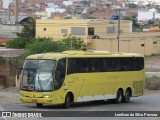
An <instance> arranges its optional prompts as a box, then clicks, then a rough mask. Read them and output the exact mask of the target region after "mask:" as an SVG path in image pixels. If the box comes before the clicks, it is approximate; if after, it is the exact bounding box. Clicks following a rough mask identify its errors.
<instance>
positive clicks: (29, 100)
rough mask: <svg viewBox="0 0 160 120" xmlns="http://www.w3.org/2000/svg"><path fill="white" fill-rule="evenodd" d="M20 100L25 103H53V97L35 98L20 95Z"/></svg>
mask: <svg viewBox="0 0 160 120" xmlns="http://www.w3.org/2000/svg"><path fill="white" fill-rule="evenodd" d="M20 100H21V101H22V102H23V103H41V104H53V99H52V98H33V97H23V96H20Z"/></svg>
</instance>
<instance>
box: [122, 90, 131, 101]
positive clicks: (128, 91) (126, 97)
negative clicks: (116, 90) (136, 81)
mask: <svg viewBox="0 0 160 120" xmlns="http://www.w3.org/2000/svg"><path fill="white" fill-rule="evenodd" d="M130 97H131V91H130V90H129V89H127V90H126V92H125V95H124V96H123V102H125V103H128V102H129V101H130Z"/></svg>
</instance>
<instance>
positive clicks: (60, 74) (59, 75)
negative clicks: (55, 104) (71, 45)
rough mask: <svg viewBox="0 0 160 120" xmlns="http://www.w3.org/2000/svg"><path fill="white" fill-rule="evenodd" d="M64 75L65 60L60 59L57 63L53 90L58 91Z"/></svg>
mask: <svg viewBox="0 0 160 120" xmlns="http://www.w3.org/2000/svg"><path fill="white" fill-rule="evenodd" d="M65 74H66V59H60V60H59V61H58V63H57V69H56V76H55V84H54V85H55V86H54V88H55V90H58V89H59V88H60V87H61V86H62V84H63V82H64V79H65Z"/></svg>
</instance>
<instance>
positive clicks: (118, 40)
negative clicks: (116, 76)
mask: <svg viewBox="0 0 160 120" xmlns="http://www.w3.org/2000/svg"><path fill="white" fill-rule="evenodd" d="M118 14H119V16H118V36H117V40H118V52H119V37H120V9H118Z"/></svg>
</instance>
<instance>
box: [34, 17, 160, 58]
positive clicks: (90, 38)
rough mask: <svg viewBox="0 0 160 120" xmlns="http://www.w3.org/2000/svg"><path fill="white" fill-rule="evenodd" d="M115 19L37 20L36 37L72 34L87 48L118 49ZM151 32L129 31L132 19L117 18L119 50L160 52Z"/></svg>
mask: <svg viewBox="0 0 160 120" xmlns="http://www.w3.org/2000/svg"><path fill="white" fill-rule="evenodd" d="M117 32H118V21H116V20H115V21H106V20H80V19H76V20H72V19H70V20H53V19H52V20H40V19H39V20H37V21H36V37H50V38H53V39H54V40H60V39H62V38H64V35H73V36H77V37H81V38H83V39H84V41H85V43H86V45H87V48H88V49H93V50H107V51H110V52H117V51H118V40H117ZM157 36H159V32H155V33H148V32H146V33H138V32H137V33H132V22H131V21H126V20H124V21H123V20H121V21H120V39H119V52H129V53H141V54H144V55H152V54H160V42H159V41H157V40H156V39H155V38H156V37H157Z"/></svg>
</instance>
